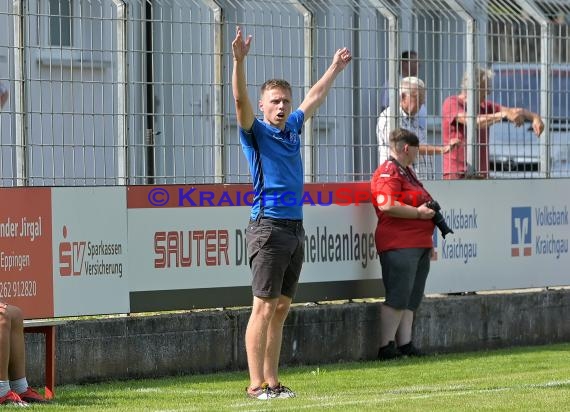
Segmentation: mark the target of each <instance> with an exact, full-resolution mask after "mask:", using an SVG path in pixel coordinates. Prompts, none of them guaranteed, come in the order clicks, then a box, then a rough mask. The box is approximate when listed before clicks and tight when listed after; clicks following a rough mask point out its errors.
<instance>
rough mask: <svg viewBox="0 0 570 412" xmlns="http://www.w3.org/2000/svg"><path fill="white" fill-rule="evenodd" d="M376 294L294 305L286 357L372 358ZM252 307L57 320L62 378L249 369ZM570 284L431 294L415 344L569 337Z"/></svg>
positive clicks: (32, 350)
mask: <svg viewBox="0 0 570 412" xmlns="http://www.w3.org/2000/svg"><path fill="white" fill-rule="evenodd" d="M380 308H381V305H380V303H379V302H374V303H344V304H320V305H314V306H296V307H294V308H292V310H291V313H290V315H289V317H288V318H287V322H286V325H285V330H284V338H283V349H282V357H281V359H282V361H281V363H282V364H289V365H296V364H323V363H331V362H338V361H341V360H342V361H353V360H364V359H367V360H370V359H374V358H375V356H376V353H377V350H378V344H377V342H378V340H379V334H378V325H379V319H380ZM248 318H249V310H247V309H239V310H225V311H201V312H190V313H184V314H168V315H158V316H148V317H139V316H136V317H120V318H111V319H103V320H81V321H70V322H68V323H67V324H65V325H61V326H58V327H57V371H56V382H57V384H68V383H83V382H94V381H107V380H112V379H127V378H143V377H144V378H150V377H159V376H168V375H179V374H194V373H206V372H215V371H228V370H246V369H247V364H246V356H245V347H244V334H245V327H246V325H247V321H248ZM568 319H570V290H543V291H538V292H532V293H509V294H507V293H505V294H488V295H467V296H442V297H430V298H426V299H425V300H424V302H423V304H422V306H421V308H420V310H419V311H418V313H417V320H416V323H415V329H414V336H415V339H414V340H415V342H416V344H417V345H418V346H419V347H420V348H422V349H424V350H426V351H428V352H458V351H467V350H482V349H490V348H498V347H507V346H517V345H539V344H546V343H555V342H568V341H570V322H568V321H567V320H568ZM43 350H44V348H43V342H42V338H41V336H39V335H27V336H26V354H27V360H28V367H27V369H28V379H29V380H30V382H32V383H33V384H34V385H36V386H40V385H42V384H43V383H44V382H43V379H44V378H43V377H44V365H43V361H44V358H43V356H44V354H43Z"/></svg>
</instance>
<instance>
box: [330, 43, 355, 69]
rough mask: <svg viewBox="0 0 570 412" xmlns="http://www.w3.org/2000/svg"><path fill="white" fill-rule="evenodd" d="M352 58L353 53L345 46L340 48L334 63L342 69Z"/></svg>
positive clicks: (335, 55)
mask: <svg viewBox="0 0 570 412" xmlns="http://www.w3.org/2000/svg"><path fill="white" fill-rule="evenodd" d="M351 60H352V54H351V53H350V50H348V48H346V47H343V48H342V49H338V50H337V51H336V53H335V54H334V57H333V64H336V65H337V66H338V67H340V69H341V70H342V69H344V68H345V67H346V66H347V65H348V63H349V62H350V61H351Z"/></svg>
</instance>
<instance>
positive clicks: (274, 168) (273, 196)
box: [239, 109, 305, 219]
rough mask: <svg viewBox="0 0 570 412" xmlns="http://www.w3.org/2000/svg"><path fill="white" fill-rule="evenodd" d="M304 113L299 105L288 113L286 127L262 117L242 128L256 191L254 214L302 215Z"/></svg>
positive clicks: (241, 131) (270, 215)
mask: <svg viewBox="0 0 570 412" xmlns="http://www.w3.org/2000/svg"><path fill="white" fill-rule="evenodd" d="M304 119H305V114H304V113H303V112H302V111H301V110H299V109H297V110H295V111H294V112H293V113H291V114H290V115H289V117H288V118H287V122H286V123H285V130H280V129H278V128H276V127H274V126H271V125H270V124H267V123H265V122H262V121H261V120H259V119H255V120H254V121H253V125H252V127H251V130H249V131H247V130H244V129H242V128H240V129H239V137H240V141H241V147H242V150H243V153H244V154H245V157H246V158H247V161H248V163H249V170H250V171H251V176H252V178H253V191H254V193H255V195H254V198H253V204H252V206H251V218H252V219H256V218H257V217H258V216H260V215H261V216H264V217H272V218H277V219H302V218H303V205H302V196H303V162H302V160H301V136H300V133H301V128H302V126H303V121H304Z"/></svg>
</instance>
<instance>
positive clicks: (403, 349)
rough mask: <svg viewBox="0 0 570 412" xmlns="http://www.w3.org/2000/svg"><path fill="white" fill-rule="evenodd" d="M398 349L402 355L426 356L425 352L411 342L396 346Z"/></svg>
mask: <svg viewBox="0 0 570 412" xmlns="http://www.w3.org/2000/svg"><path fill="white" fill-rule="evenodd" d="M398 350H399V351H400V353H401V354H402V356H417V357H420V356H426V354H425V353H424V352H422V351H421V350H419V349H418V348H416V347H415V346H414V344H413V343H412V342H410V343H406V344H405V345H402V346H398Z"/></svg>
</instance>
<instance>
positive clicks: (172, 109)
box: [0, 0, 570, 186]
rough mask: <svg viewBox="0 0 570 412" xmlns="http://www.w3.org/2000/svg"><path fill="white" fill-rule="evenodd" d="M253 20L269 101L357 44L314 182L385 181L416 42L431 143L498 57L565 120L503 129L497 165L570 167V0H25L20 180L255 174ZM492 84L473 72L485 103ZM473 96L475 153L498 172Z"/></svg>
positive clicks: (10, 121) (4, 21)
mask: <svg viewBox="0 0 570 412" xmlns="http://www.w3.org/2000/svg"><path fill="white" fill-rule="evenodd" d="M236 25H240V26H243V27H244V30H245V32H246V34H252V35H253V45H252V49H251V52H250V56H249V58H248V61H247V66H246V70H247V73H246V74H247V79H248V83H249V92H250V96H251V99H252V101H256V99H257V95H258V93H259V91H258V88H259V86H260V85H261V83H263V81H264V80H266V79H267V78H270V77H282V78H286V79H288V80H289V81H290V82H291V84H292V86H293V98H294V101H295V103H297V104H300V102H301V100H302V98H303V96H304V94H305V93H306V92H307V90H308V89H309V88H310V86H311V85H312V84H313V83H314V82H315V81H316V80H317V79H318V78H319V76H320V75H321V74H322V73H323V72H324V71H325V69H326V68H327V67H328V65H329V64H330V61H331V59H332V55H333V54H334V52H335V50H336V49H338V48H340V47H343V46H348V47H349V48H350V49H351V50H352V52H353V55H354V59H353V62H352V63H351V65H350V66H349V67H348V68H347V70H346V71H345V72H343V73H342V74H341V75H340V76H339V77H338V78H337V80H336V82H335V84H334V87H333V89H332V90H331V92H330V94H329V96H328V98H327V100H326V103H325V104H324V105H323V106H322V107H321V108H320V109H319V110H318V111H317V114H316V116H315V117H314V119H313V120H312V121H310V122H309V123H308V124H307V125H306V126H305V129H304V135H303V138H304V146H303V149H302V150H303V158H304V162H305V175H306V180H307V181H322V182H331V181H354V180H367V179H368V178H369V177H370V175H371V174H372V172H373V171H374V169H375V168H376V167H377V165H378V147H377V136H376V131H375V128H376V122H377V118H378V116H379V112H380V103H379V102H380V99H381V93H382V89H383V87H387V90H388V95H389V97H390V104H391V105H392V106H394V107H397V105H398V104H399V95H398V82H399V76H400V74H401V73H399V66H400V64H399V58H400V53H401V52H402V51H403V50H415V51H417V52H418V54H419V58H420V71H419V77H421V78H422V79H423V80H424V81H425V83H426V86H427V100H426V107H427V133H426V134H427V136H426V137H427V141H428V142H429V143H431V144H435V145H441V121H442V120H441V105H442V102H443V101H444V99H445V98H447V97H448V96H450V95H453V94H457V93H458V92H459V89H460V83H461V79H462V77H463V74H464V73H465V72H467V73H473V71H474V70H475V69H476V68H477V67H478V66H481V67H487V68H491V69H492V70H493V71H494V72H495V73H497V74H499V76H496V77H497V78H498V79H507V80H504V81H505V82H508V84H505V85H501V84H500V83H497V82H495V86H496V89H497V90H495V91H494V92H493V95H492V96H493V97H494V98H498V99H500V98H501V96H503V94H504V95H505V96H504V100H503V101H500V102H499V103H501V104H502V105H506V106H513V105H520V104H523V103H525V102H527V103H528V104H529V105H530V106H531V107H529V108H535V107H536V110H537V111H538V112H539V113H540V115H541V116H542V117H543V119H544V121H545V123H546V124H547V128H546V130H545V133H544V134H543V136H542V137H541V138H540V140H539V139H535V140H536V142H532V143H528V142H527V141H526V140H525V138H523V137H520V136H517V135H516V134H515V132H511V131H509V130H507V129H505V130H503V129H500V130H499V129H496V132H495V134H497V135H499V137H501V138H500V139H499V138H496V139H493V138H492V136H493V131H491V141H490V143H489V147H488V150H489V152H490V156H491V158H492V159H494V160H493V161H494V162H495V163H494V165H492V166H491V171H492V172H493V171H494V172H497V173H496V175H497V177H550V176H557V177H559V176H562V177H570V169H569V163H570V153H569V148H568V147H569V146H568V144H569V142H570V138H569V137H568V136H569V135H570V127H569V126H568V124H567V121H568V117H570V110H568V107H569V106H570V101H569V98H568V96H570V86H568V83H569V80H568V79H570V66H569V64H568V59H569V57H570V39H569V25H570V5H569V4H568V2H566V1H562V0H551V1H549V0H543V1H532V0H445V1H444V0H415V1H414V0H400V1H397V0H330V1H326V2H325V1H322V0H306V1H305V0H303V1H295V0H276V1H273V0H154V1H153V0H89V1H88V0H26V1H24V0H14V1H12V2H0V81H1V82H2V84H3V85H4V86H5V87H6V88H7V89H8V91H9V98H8V101H7V103H6V105H5V106H4V107H3V110H2V111H1V112H0V119H1V120H0V133H1V135H0V137H1V141H0V148H1V156H0V162H1V166H0V171H1V173H2V175H1V177H0V178H1V183H2V185H3V186H14V185H31V186H44V185H46V186H54V185H65V186H84V185H117V184H118V185H123V184H153V183H157V184H158V183H160V184H164V183H188V184H194V183H237V182H247V181H248V180H249V172H248V168H247V164H246V162H245V160H244V157H243V155H242V154H241V148H240V145H239V139H238V137H237V128H236V120H235V112H234V107H233V98H232V93H231V85H230V80H231V68H232V59H231V41H232V39H233V36H234V33H235V26H236ZM505 73H507V76H506V77H505V76H503V74H505ZM513 73H515V74H514V75H513ZM537 73H538V75H537ZM543 73H549V74H551V75H548V76H541V75H540V74H543ZM552 73H554V74H552ZM517 76H518V77H517ZM513 77H514V78H519V80H520V81H515V80H512V78H513ZM509 79H511V80H509ZM525 79H526V80H525ZM509 88H511V89H513V90H512V92H513V93H512V94H511V93H508V92H510V90H509ZM503 92H505V93H503ZM475 94H476V90H475V85H474V83H473V82H471V83H470V84H469V87H468V95H467V96H468V99H467V101H469V102H474V101H475V100H474V99H475ZM517 96H518V97H517ZM470 99H473V100H470ZM473 106H475V105H471V106H468V115H469V121H468V127H467V142H468V146H467V149H468V150H467V156H468V159H469V160H470V161H471V162H472V163H473V165H475V166H476V167H477V166H478V167H481V165H478V163H479V161H480V160H481V159H479V158H478V154H479V153H480V151H479V150H477V143H476V141H475V140H474V136H475V134H476V133H477V130H476V125H475V116H476V113H475V109H474V108H473ZM560 114H562V116H560ZM565 114H567V115H568V116H566V119H564V115H565ZM390 120H391V124H392V126H393V125H395V124H396V123H397V122H398V117H397V116H394V117H392V118H391V119H390ZM522 129H526V127H524V128H522ZM522 132H525V130H522ZM522 132H521V130H519V131H518V132H517V133H519V134H520V133H522ZM505 136H506V137H507V138H506V139H505ZM495 140H496V141H495ZM493 155H495V157H493ZM433 156H434V158H433V165H434V166H433V167H434V169H433V172H434V173H433V178H435V179H438V178H441V176H442V171H441V166H442V163H441V156H440V155H433ZM521 159H522V160H521ZM537 159H538V160H537ZM517 162H518V163H517ZM527 163H528V164H527ZM553 170H555V171H556V172H555V173H553V172H552V171H553ZM515 172H516V173H515Z"/></svg>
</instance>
